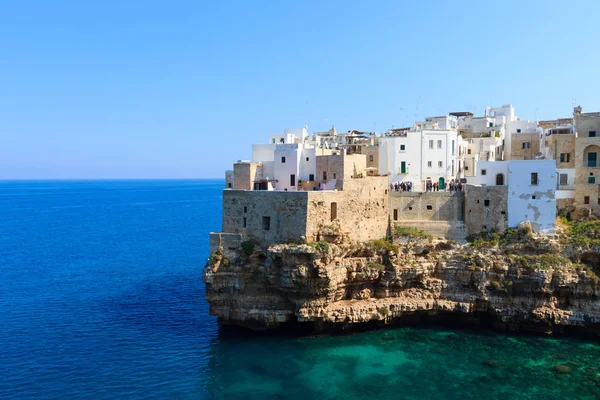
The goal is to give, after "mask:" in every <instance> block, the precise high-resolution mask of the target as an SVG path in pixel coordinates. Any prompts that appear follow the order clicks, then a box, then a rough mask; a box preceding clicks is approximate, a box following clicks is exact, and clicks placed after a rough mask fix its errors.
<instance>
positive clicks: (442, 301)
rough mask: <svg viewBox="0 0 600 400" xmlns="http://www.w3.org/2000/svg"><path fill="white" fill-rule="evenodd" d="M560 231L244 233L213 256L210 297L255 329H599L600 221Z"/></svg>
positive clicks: (228, 316)
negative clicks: (262, 237) (462, 324)
mask: <svg viewBox="0 0 600 400" xmlns="http://www.w3.org/2000/svg"><path fill="white" fill-rule="evenodd" d="M558 232H559V234H558V235H557V236H555V237H548V236H544V235H539V234H536V233H534V232H532V230H531V227H530V226H527V225H526V224H524V225H523V226H520V227H519V228H518V229H509V230H507V231H504V232H498V233H491V234H486V235H480V236H478V237H474V238H471V242H470V243H467V244H459V243H456V242H452V241H445V240H433V239H431V238H430V237H429V236H428V235H424V234H422V233H421V232H420V231H419V230H417V229H414V228H404V227H402V228H401V229H398V230H396V229H394V232H393V236H391V237H388V238H385V239H378V240H370V241H368V242H364V243H355V242H349V241H345V240H339V239H340V238H339V237H337V238H336V240H335V241H332V242H327V241H319V242H313V243H309V244H277V245H272V246H269V247H267V248H263V247H261V246H259V245H257V243H256V242H253V241H246V242H243V243H242V245H241V246H240V248H239V250H238V251H237V252H236V251H230V250H231V249H229V250H227V251H226V252H225V253H226V254H227V257H230V259H226V258H225V256H224V254H223V252H222V251H219V252H215V254H213V255H212V257H211V258H210V259H209V261H208V264H207V268H206V269H205V274H204V280H205V282H206V284H207V285H206V287H207V299H208V301H209V303H210V304H211V313H213V314H214V315H218V316H219V318H220V319H219V320H220V321H221V322H223V323H232V324H237V325H244V326H249V327H252V328H253V329H255V328H256V327H262V328H265V327H275V326H278V325H280V324H281V323H283V322H286V321H298V322H313V323H318V324H342V325H348V324H350V325H351V324H354V323H361V322H368V321H379V322H381V323H390V322H391V321H394V320H395V319H397V318H402V317H403V316H406V315H411V314H415V313H427V315H436V314H438V313H453V314H470V313H474V314H475V315H482V313H483V314H488V315H490V316H491V317H492V318H493V319H495V320H497V321H502V322H501V323H502V324H503V326H506V327H507V328H508V327H511V329H516V328H515V327H526V328H527V329H531V327H532V326H538V325H540V326H542V327H543V329H544V330H548V331H554V330H556V329H562V328H560V327H564V326H572V325H575V326H584V325H585V326H591V325H594V326H595V324H597V325H598V327H599V328H598V329H599V332H600V312H597V311H596V310H599V309H600V279H599V278H598V276H597V274H596V272H595V270H596V268H597V266H598V265H600V253H599V252H596V251H595V250H594V248H593V246H594V243H595V242H594V240H599V241H600V223H597V222H595V221H593V222H591V221H588V222H585V223H574V222H570V221H561V223H560V226H559V229H558ZM584 237H585V238H584ZM225 260H227V261H225ZM511 324H512V325H511Z"/></svg>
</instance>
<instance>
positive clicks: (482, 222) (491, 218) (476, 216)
mask: <svg viewBox="0 0 600 400" xmlns="http://www.w3.org/2000/svg"><path fill="white" fill-rule="evenodd" d="M507 208H508V187H507V186H473V185H466V187H465V225H466V228H467V233H468V234H469V235H474V234H478V233H482V232H492V231H496V232H501V231H504V230H506V228H507V227H508V210H507Z"/></svg>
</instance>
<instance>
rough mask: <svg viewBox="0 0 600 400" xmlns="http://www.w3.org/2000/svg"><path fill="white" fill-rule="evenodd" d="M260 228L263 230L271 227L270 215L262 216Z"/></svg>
mask: <svg viewBox="0 0 600 400" xmlns="http://www.w3.org/2000/svg"><path fill="white" fill-rule="evenodd" d="M262 228H263V230H264V231H268V230H270V229H271V217H262Z"/></svg>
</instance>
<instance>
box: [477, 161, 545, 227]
mask: <svg viewBox="0 0 600 400" xmlns="http://www.w3.org/2000/svg"><path fill="white" fill-rule="evenodd" d="M556 179H557V174H556V162H555V161H554V160H512V161H493V162H487V161H481V162H479V163H478V164H477V171H476V175H475V176H473V177H468V178H467V183H468V184H474V185H485V186H493V185H504V186H508V196H507V214H508V215H507V217H508V226H509V227H511V228H512V227H516V226H517V225H519V223H521V222H523V221H530V222H531V226H532V227H533V229H534V230H535V231H536V232H544V233H550V234H551V233H554V229H555V219H556V197H555V191H556V187H557V186H556V185H557V183H556V182H557V180H556Z"/></svg>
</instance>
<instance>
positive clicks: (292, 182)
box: [290, 174, 296, 186]
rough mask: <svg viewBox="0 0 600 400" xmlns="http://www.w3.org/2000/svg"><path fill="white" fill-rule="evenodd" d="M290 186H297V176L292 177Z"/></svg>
mask: <svg viewBox="0 0 600 400" xmlns="http://www.w3.org/2000/svg"><path fill="white" fill-rule="evenodd" d="M290 186H296V175H294V174H291V175H290Z"/></svg>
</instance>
